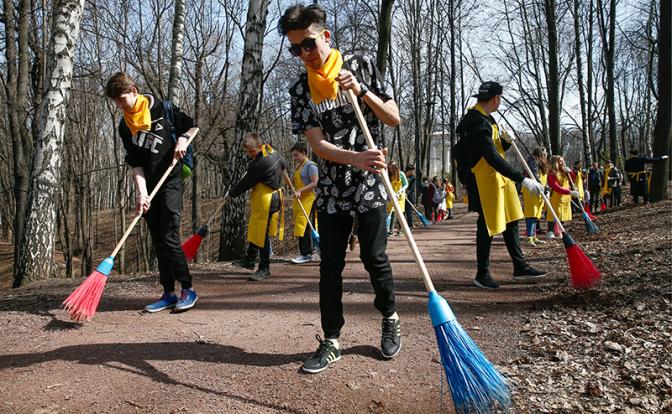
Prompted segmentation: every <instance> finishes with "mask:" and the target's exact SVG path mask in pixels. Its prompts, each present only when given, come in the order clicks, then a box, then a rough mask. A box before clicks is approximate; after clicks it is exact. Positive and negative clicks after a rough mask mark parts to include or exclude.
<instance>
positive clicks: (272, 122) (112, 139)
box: [0, 0, 672, 286]
mask: <svg viewBox="0 0 672 414" xmlns="http://www.w3.org/2000/svg"><path fill="white" fill-rule="evenodd" d="M289 4H291V2H287V1H270V0H249V1H242V0H231V1H229V0H219V1H213V0H194V1H191V0H178V1H167V0H138V1H120V2H111V1H107V0H88V1H84V0H55V1H48V0H4V1H3V14H2V23H3V26H4V30H3V31H2V34H3V39H2V42H0V47H2V48H3V53H2V58H0V59H1V61H0V66H1V67H0V81H2V86H3V88H2V91H1V92H0V101H1V103H2V108H3V109H4V113H3V116H2V117H0V134H1V135H2V136H1V137H0V161H1V162H0V197H1V198H0V200H2V202H1V203H0V220H1V223H0V238H1V239H2V240H3V241H5V242H6V243H8V244H10V245H11V246H12V249H13V252H12V255H13V256H14V257H15V258H16V259H17V260H15V261H14V266H13V268H9V269H7V268H3V267H0V269H2V271H3V272H6V273H11V274H0V278H3V279H7V278H11V279H12V280H13V285H14V286H20V285H22V284H25V283H28V282H31V281H35V280H39V279H43V278H46V277H51V276H54V275H61V274H63V275H65V276H66V277H80V276H86V275H87V274H89V273H90V272H91V271H92V270H93V268H94V267H95V265H96V262H97V261H98V260H99V259H101V258H102V257H105V256H106V255H107V254H108V253H109V252H107V251H102V249H101V246H102V245H104V244H105V245H109V243H110V242H112V243H114V241H115V240H116V239H118V238H119V237H120V236H121V234H122V233H123V231H124V229H125V227H126V225H127V224H128V222H129V221H130V220H129V217H130V216H131V215H132V209H133V208H134V205H133V204H134V203H133V200H134V198H135V194H134V188H133V187H134V186H133V185H132V182H131V180H130V169H129V168H128V167H127V166H126V165H125V164H124V153H123V148H122V145H121V143H120V141H119V138H118V136H117V131H116V126H117V123H118V120H119V118H120V116H121V114H120V113H119V112H118V111H116V110H115V107H114V105H113V104H112V103H111V102H110V101H108V100H106V99H105V97H104V94H103V86H104V84H105V82H106V80H107V78H108V77H109V76H110V75H112V74H113V73H114V72H116V71H119V70H123V71H126V72H128V73H129V74H130V75H131V76H132V77H134V78H135V79H136V81H137V82H138V83H139V85H140V90H141V92H143V93H151V94H153V95H155V96H158V97H160V98H162V99H171V100H173V101H174V102H175V103H176V104H177V105H179V106H180V107H181V108H182V109H183V110H184V111H185V112H187V113H189V114H191V115H192V116H193V117H194V118H195V119H196V122H197V124H198V125H199V127H200V128H201V133H200V135H199V136H198V138H197V140H196V144H195V153H196V160H197V167H196V168H195V171H194V175H193V176H192V177H191V178H190V179H188V180H187V181H186V184H187V185H186V186H185V188H186V191H185V193H184V209H185V210H188V211H189V212H190V214H189V217H190V220H191V223H188V224H190V225H189V226H188V227H191V229H190V230H192V231H193V230H195V229H197V228H198V227H199V226H200V225H201V224H202V222H203V221H204V220H206V219H207V217H205V216H206V215H205V214H203V213H202V210H203V206H204V204H207V203H209V202H212V201H213V200H215V201H216V200H217V199H218V198H221V197H222V196H223V195H224V194H225V193H226V191H227V189H228V188H229V186H230V183H232V182H234V181H235V180H236V179H237V178H239V177H240V176H241V175H242V172H243V171H244V169H245V164H246V162H245V159H244V156H243V154H242V153H241V151H239V150H238V148H239V143H240V140H241V138H242V136H243V134H244V133H246V132H248V131H253V130H254V131H258V132H259V133H260V134H261V135H262V137H263V138H264V139H265V140H267V141H268V142H270V143H271V144H272V145H273V146H274V147H276V148H278V149H279V150H280V151H282V152H283V153H285V154H286V155H287V156H288V154H287V151H288V149H289V147H290V146H291V145H292V144H293V143H294V142H295V141H296V140H297V139H299V140H300V139H302V137H296V136H293V135H292V134H291V125H290V121H289V99H288V93H287V90H288V88H289V86H290V85H291V84H292V83H293V80H294V79H295V78H296V76H297V75H298V73H299V72H300V70H301V67H300V63H299V62H298V60H297V59H294V58H293V57H292V56H291V55H290V54H289V53H288V52H287V50H286V49H287V44H286V41H285V40H283V39H282V38H280V36H279V35H278V34H277V30H276V24H277V20H278V18H279V16H280V14H281V13H282V12H283V11H284V9H285V8H286V7H287V6H288V5H289ZM320 4H321V5H322V6H323V7H324V8H325V9H326V10H327V13H328V25H329V28H330V29H331V31H332V33H333V39H334V46H335V47H337V48H338V49H340V50H342V51H343V52H345V53H358V54H367V55H370V56H375V58H376V60H377V65H378V68H379V70H380V71H381V73H383V74H384V76H385V81H386V84H387V87H388V89H389V91H390V93H391V95H392V96H393V97H394V98H395V100H396V101H397V102H398V104H399V107H400V111H401V117H402V123H401V125H400V126H399V127H398V128H394V129H391V128H386V130H385V140H386V145H387V147H388V150H389V158H391V159H394V160H396V161H397V162H398V163H399V164H400V165H401V166H402V167H404V166H407V165H409V164H414V165H417V166H418V167H419V170H420V171H428V169H429V159H430V154H429V150H430V145H429V143H430V135H431V134H432V133H434V132H436V131H441V132H442V133H441V144H442V146H443V147H444V148H450V147H451V146H452V144H453V143H454V142H455V135H454V128H455V125H456V123H457V121H458V120H459V117H460V116H461V115H462V114H463V113H464V110H465V107H466V105H467V104H468V101H469V96H470V95H471V94H472V93H474V92H475V90H476V89H477V88H478V85H479V84H480V83H481V81H484V80H497V81H498V82H500V83H502V84H503V85H504V88H505V96H504V97H505V99H504V104H503V107H502V108H501V110H500V112H501V114H499V115H498V116H499V117H500V118H501V119H502V120H503V122H504V125H505V126H508V127H509V128H511V129H512V130H514V131H515V132H516V134H517V135H518V136H519V137H522V140H523V141H524V142H525V143H526V146H528V147H531V146H534V145H543V146H546V147H548V148H549V149H550V150H551V151H549V152H552V153H558V154H563V155H564V156H565V157H566V158H568V159H569V160H577V159H582V160H584V162H586V163H589V162H591V161H593V160H596V161H603V160H606V159H612V160H614V161H615V163H616V164H617V165H622V163H623V161H624V160H625V158H626V156H627V152H628V151H629V149H630V148H638V149H639V150H640V151H641V152H642V153H643V154H646V155H651V154H655V155H663V154H669V153H670V125H671V122H672V121H671V117H672V109H671V108H672V104H671V102H672V98H671V87H670V81H671V78H672V74H671V71H670V67H671V66H672V64H671V63H672V62H671V59H672V57H671V54H672V53H671V49H672V46H671V45H670V26H672V18H671V17H670V16H671V12H670V8H671V7H672V6H671V5H670V2H669V1H665V0H660V1H655V0H652V1H634V0H619V1H616V0H596V1H590V0H564V1H558V0H502V1H500V2H496V3H492V2H485V1H482V0H447V1H431V0H397V1H394V0H383V1H378V2H377V3H375V2H368V1H361V0H349V1H344V0H334V1H323V2H320ZM443 153H444V154H445V151H443ZM443 158H444V159H442V163H441V164H442V170H443V171H444V173H445V174H446V175H449V176H451V177H452V179H453V180H454V177H455V174H454V172H451V163H450V160H447V159H445V156H444V157H443ZM669 174H670V170H669V161H668V162H663V163H657V164H656V165H655V166H654V174H653V182H652V198H653V199H662V198H666V197H667V185H666V184H667V181H668V179H669ZM214 204H217V203H216V202H215V203H214ZM244 207H245V200H243V199H237V200H236V201H235V202H234V203H231V205H229V206H226V207H225V208H224V209H223V211H222V217H221V221H220V222H221V228H220V229H219V240H218V249H217V250H218V252H219V254H218V255H217V258H218V259H219V260H224V259H230V258H234V257H238V256H239V255H240V254H241V252H242V250H243V246H244V241H245V235H244V233H245V232H244V230H245V220H244V216H245V208H244ZM100 215H105V217H107V218H108V219H107V220H108V222H111V223H112V230H111V231H109V232H104V233H103V232H101V233H99V232H98V231H97V223H98V218H99V217H100ZM208 215H209V213H208ZM136 232H137V234H136V239H137V240H138V242H137V244H136V245H135V250H136V252H134V253H133V254H131V252H126V251H124V250H122V252H121V253H120V256H119V257H117V260H116V264H117V269H118V270H119V271H120V272H122V273H123V272H126V271H143V270H149V269H151V267H152V260H151V254H150V252H151V250H152V249H150V248H149V246H150V245H151V240H149V239H148V232H147V230H146V228H145V227H144V224H141V226H138V229H137V230H136ZM100 237H107V238H114V240H101V239H100ZM56 256H58V258H57V260H58V261H59V262H61V263H64V265H62V266H54V260H55V258H56Z"/></svg>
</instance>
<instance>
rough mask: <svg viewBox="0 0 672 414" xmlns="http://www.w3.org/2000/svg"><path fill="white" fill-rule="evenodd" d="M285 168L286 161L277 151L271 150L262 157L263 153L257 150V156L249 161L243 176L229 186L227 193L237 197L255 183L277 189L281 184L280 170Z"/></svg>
mask: <svg viewBox="0 0 672 414" xmlns="http://www.w3.org/2000/svg"><path fill="white" fill-rule="evenodd" d="M286 169H287V163H286V161H285V159H284V158H282V156H281V155H280V154H279V153H278V152H277V151H273V152H272V153H270V154H268V156H266V157H264V154H263V153H261V152H259V154H258V155H257V158H255V159H253V160H252V161H250V164H249V165H248V166H247V172H246V173H245V175H244V176H243V178H241V179H240V181H238V182H237V183H236V185H234V186H233V188H231V190H230V191H229V195H230V196H231V197H237V196H239V195H241V194H243V193H244V192H245V191H247V190H249V189H251V188H252V187H254V186H255V185H256V184H257V183H263V184H266V185H267V186H269V187H271V188H272V189H274V190H277V189H278V188H280V187H281V186H282V178H283V173H282V172H283V171H284V170H286Z"/></svg>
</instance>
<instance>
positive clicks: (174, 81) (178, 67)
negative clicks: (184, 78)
mask: <svg viewBox="0 0 672 414" xmlns="http://www.w3.org/2000/svg"><path fill="white" fill-rule="evenodd" d="M186 13H187V10H186V1H185V0H175V19H174V20H173V41H172V47H171V54H170V75H169V77H168V100H169V101H173V102H174V103H175V104H177V103H178V96H177V92H178V88H179V86H180V75H181V74H182V62H183V60H184V56H183V51H184V41H183V39H184V16H185V14H186Z"/></svg>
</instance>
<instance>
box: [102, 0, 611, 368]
mask: <svg viewBox="0 0 672 414" xmlns="http://www.w3.org/2000/svg"><path fill="white" fill-rule="evenodd" d="M278 30H279V32H280V34H281V35H282V36H285V37H286V39H287V42H288V43H289V52H290V53H291V54H292V55H293V56H294V57H296V58H298V59H300V61H301V62H302V63H303V66H304V69H305V71H302V72H301V73H300V74H298V76H297V77H296V80H295V81H294V83H293V85H292V86H291V87H290V88H289V97H290V101H291V121H292V132H293V133H294V134H296V135H303V136H305V138H306V141H307V144H308V145H306V144H304V143H300V142H299V143H296V144H295V145H294V146H293V147H292V148H291V156H292V158H293V160H294V161H295V163H296V167H295V168H294V170H293V172H292V173H291V175H290V174H288V173H287V169H288V163H287V162H286V161H285V159H284V158H283V157H282V155H281V154H280V153H279V151H277V150H276V149H274V148H273V147H272V146H271V145H270V144H269V143H266V142H264V140H263V138H262V137H261V136H260V135H259V134H258V133H256V132H254V131H249V133H247V134H246V135H245V137H244V139H243V140H242V143H241V147H242V148H241V149H242V151H244V153H245V154H246V155H247V157H248V158H249V159H250V162H249V165H248V167H247V171H246V173H245V174H244V175H243V177H242V178H241V179H240V180H239V181H238V182H236V183H230V184H231V187H230V188H229V191H228V193H227V194H228V195H227V197H229V198H234V197H239V196H241V195H243V194H245V193H247V192H248V190H249V194H250V218H249V223H248V232H247V240H248V249H247V253H246V255H245V257H244V258H243V259H241V260H238V261H236V262H234V264H235V265H237V266H240V267H244V268H247V269H250V270H252V269H254V266H255V263H256V260H257V256H259V266H258V268H257V271H256V273H254V274H253V275H252V277H251V280H254V281H261V280H264V279H266V278H268V277H269V276H270V275H271V273H270V263H271V261H270V256H271V244H270V239H269V238H270V237H271V236H274V235H276V234H278V235H279V236H280V237H281V236H282V231H283V228H284V223H283V220H284V216H285V214H284V205H285V195H284V192H283V183H284V184H286V185H287V186H288V187H290V188H292V189H293V197H292V208H293V213H294V214H293V218H294V236H295V237H297V238H298V244H299V253H300V255H299V257H297V258H296V259H294V260H293V262H294V263H297V264H299V263H306V262H309V261H311V260H313V253H314V248H315V246H313V245H312V240H311V232H310V229H309V228H308V227H310V224H312V223H314V224H313V225H315V224H317V225H319V227H318V229H319V233H320V246H319V248H320V263H319V274H320V280H319V309H320V316H321V327H322V331H323V338H321V337H319V336H318V337H317V339H318V342H319V345H318V348H317V350H316V351H315V353H314V354H313V355H312V356H311V357H310V358H308V359H307V360H306V361H305V362H304V364H303V368H302V369H303V371H305V372H308V373H317V372H320V371H323V370H324V369H326V368H327V367H328V365H329V364H332V363H334V362H336V361H338V360H340V359H341V345H340V342H339V339H340V335H341V330H342V328H343V326H344V324H345V319H344V313H343V303H342V296H343V270H344V268H345V258H346V250H347V249H348V246H350V248H351V249H352V246H353V243H354V242H353V240H358V242H359V245H360V249H359V257H360V259H361V261H362V263H363V265H364V268H365V269H366V271H367V272H368V274H369V276H370V281H371V285H372V287H373V290H374V293H375V299H374V301H373V304H374V306H375V308H376V309H377V310H378V311H379V312H380V315H381V340H380V351H381V354H382V357H383V358H385V359H391V358H393V357H395V356H396V355H397V354H398V353H399V352H400V349H401V322H400V319H399V315H398V314H397V301H396V297H395V283H394V275H393V271H392V267H391V265H390V260H389V258H388V256H387V254H386V248H387V237H388V235H392V234H395V232H396V226H395V223H396V222H398V221H399V218H398V217H395V214H396V213H395V212H394V210H393V209H392V205H391V202H390V199H391V197H392V196H393V195H391V194H387V192H386V190H385V187H384V186H383V183H382V179H381V175H380V174H381V173H383V171H384V170H385V169H386V168H387V172H388V174H389V176H390V179H391V183H392V188H393V189H394V191H395V192H396V197H397V198H398V199H399V200H400V202H401V206H402V211H404V210H403V209H404V206H405V207H409V206H410V207H411V208H405V211H404V215H405V216H406V218H407V221H408V222H409V223H412V217H413V211H412V210H415V207H414V205H415V203H416V202H417V201H419V200H418V197H417V196H421V197H422V199H421V201H422V204H423V205H424V206H425V214H426V215H427V217H429V218H431V219H432V220H434V221H439V220H441V219H443V218H444V217H445V218H448V219H450V218H452V217H453V212H452V203H453V200H454V197H455V189H454V188H453V186H452V185H450V184H449V183H444V182H442V180H441V179H440V178H439V177H434V178H432V180H431V183H430V182H423V184H422V193H421V194H416V187H417V183H416V174H415V170H414V169H413V167H408V168H406V169H405V171H401V169H400V168H399V166H398V165H396V164H395V163H393V162H391V163H389V164H388V163H387V162H386V159H385V154H386V152H384V150H379V149H375V150H374V149H370V148H369V147H368V146H367V144H366V140H365V137H364V135H363V132H362V129H361V128H360V126H359V124H358V120H357V118H356V116H355V112H354V111H353V107H352V106H351V104H350V102H349V100H348V98H347V96H346V91H348V90H350V91H352V92H353V93H354V95H356V97H357V100H358V103H359V105H360V106H361V107H362V110H363V114H364V118H365V121H366V124H367V126H368V129H369V131H370V133H371V136H372V138H373V140H374V142H375V143H376V145H377V146H380V147H382V145H381V144H382V138H381V130H382V125H383V124H385V125H389V126H396V125H398V124H399V122H400V116H399V108H398V107H397V104H396V102H395V101H394V100H393V99H392V97H391V96H390V95H389V94H388V93H387V91H386V87H385V84H384V81H383V79H382V77H381V75H380V73H379V72H378V70H377V68H376V65H375V59H372V58H371V57H369V56H362V55H357V54H347V55H342V54H341V52H340V51H339V50H337V49H334V48H332V47H331V43H332V35H331V32H330V31H329V30H328V28H327V26H326V13H325V11H324V10H323V9H322V8H321V7H320V6H319V5H315V4H311V5H309V6H304V5H301V4H297V5H294V6H291V7H289V8H288V9H286V10H285V12H284V14H283V15H282V16H281V17H280V20H279V23H278ZM105 93H106V96H108V97H109V98H110V99H112V100H113V101H114V103H115V104H116V105H117V107H118V108H119V109H120V110H122V111H123V118H122V119H121V120H120V123H119V128H118V129H119V135H120V138H121V141H122V142H123V145H124V148H125V150H126V158H125V160H126V162H127V163H128V164H129V165H130V166H131V167H132V169H133V181H134V184H135V189H136V194H137V199H136V211H137V213H138V214H143V215H144V217H145V220H146V222H147V225H148V228H149V231H150V233H151V236H152V240H153V242H154V245H155V249H156V254H157V258H158V263H159V275H160V281H161V285H162V286H163V294H162V296H161V297H160V299H159V300H158V301H156V302H154V303H152V304H150V305H147V306H146V308H145V310H146V311H147V312H159V311H162V310H164V309H168V308H174V309H176V310H178V311H184V310H187V309H190V308H192V307H193V306H194V304H195V303H196V301H197V300H198V295H197V294H196V292H195V290H194V288H193V286H192V278H191V275H190V272H189V266H188V264H187V260H186V258H185V255H184V253H183V251H182V249H181V244H180V235H179V229H180V219H181V210H182V186H183V182H182V179H183V177H184V176H186V175H188V174H189V173H190V167H191V163H190V160H189V158H190V155H191V149H190V147H189V146H188V145H187V143H188V140H189V138H190V137H189V133H188V131H190V129H191V128H193V127H194V120H193V119H192V118H191V117H190V116H189V115H187V114H185V113H184V112H183V111H182V110H180V108H178V107H176V106H174V105H172V104H171V103H170V102H167V101H161V100H160V99H158V98H156V97H154V96H152V95H149V94H141V93H139V91H138V87H137V86H136V84H135V83H134V82H133V80H132V79H131V78H130V77H129V76H128V75H126V74H125V73H123V72H119V73H116V74H114V75H113V76H112V77H111V78H110V79H109V80H108V82H107V85H106V88H105ZM501 95H502V87H501V86H500V85H499V84H497V83H495V82H486V83H484V84H483V85H481V87H480V88H479V92H478V94H477V95H474V96H475V97H476V98H477V103H476V105H475V106H474V107H472V108H470V109H469V111H468V112H467V114H466V115H465V116H464V118H463V119H462V120H461V122H460V124H459V126H458V133H459V135H460V136H461V137H462V138H461V140H460V142H462V143H463V145H462V151H461V154H462V157H461V158H460V159H459V161H458V164H459V165H458V170H459V171H464V174H462V173H461V177H460V178H461V181H463V182H466V188H467V191H468V201H469V208H470V210H472V211H475V212H477V213H478V221H477V249H476V250H477V261H478V269H477V272H476V279H475V281H474V283H475V284H476V285H477V286H479V287H481V288H486V289H494V288H497V287H498V285H497V283H496V282H495V281H494V280H493V278H492V277H491V274H490V270H489V256H490V246H491V243H492V239H493V236H494V235H496V234H499V233H503V235H504V240H505V242H506V247H507V249H508V251H509V254H510V255H511V258H512V260H513V278H514V279H517V280H520V279H534V278H538V277H542V276H544V275H545V274H546V272H544V271H540V270H537V269H534V268H532V267H531V266H530V265H529V264H528V263H527V262H526V261H525V258H524V257H523V253H522V250H521V248H520V241H519V236H518V220H520V219H522V218H523V217H528V216H529V218H530V220H526V224H527V226H528V235H529V234H532V235H534V234H536V233H535V231H534V226H535V223H536V221H534V220H531V218H533V217H535V218H537V219H538V218H539V217H540V216H539V212H540V210H541V209H540V207H538V200H539V199H538V196H539V194H541V192H542V191H543V190H544V187H543V186H542V184H539V182H538V181H541V182H545V183H547V184H548V185H549V186H551V187H552V188H553V192H554V195H553V196H552V198H553V197H555V198H554V199H555V201H554V202H555V203H556V204H558V205H562V206H564V207H567V206H568V203H567V202H566V201H565V199H564V198H562V197H563V196H564V194H565V193H568V194H570V195H575V194H574V192H573V191H574V190H567V188H568V187H567V185H568V181H569V178H568V177H569V176H568V175H567V174H566V173H565V168H566V167H565V164H564V161H563V160H562V158H561V157H552V158H551V160H550V162H546V161H545V154H544V152H543V150H539V151H537V150H535V155H534V157H533V158H532V159H530V164H531V166H534V167H533V170H534V171H535V177H525V176H524V175H523V173H522V172H520V171H517V170H516V169H514V168H513V167H512V166H511V164H509V162H507V160H506V155H505V152H506V151H507V149H508V148H509V146H510V145H511V144H510V142H509V141H508V140H507V138H506V135H505V134H501V133H500V131H499V128H498V126H497V123H496V122H495V120H494V118H493V117H492V115H491V114H492V113H493V112H495V111H496V110H497V108H498V106H499V103H500V100H501ZM308 146H309V147H310V149H311V150H312V153H313V154H315V156H316V157H318V158H319V162H318V163H317V164H316V163H315V162H313V161H311V160H310V159H309V157H308ZM174 159H178V160H180V162H179V164H181V167H182V168H176V169H174V170H173V171H172V172H171V173H170V176H169V177H168V179H167V180H166V181H165V183H164V184H163V186H162V187H161V188H160V189H159V191H158V193H157V194H156V196H155V197H154V198H153V199H152V200H151V205H150V202H149V199H148V194H149V192H151V191H152V190H153V189H154V187H155V186H156V185H157V183H158V181H159V179H160V177H161V176H162V175H163V173H164V172H165V171H166V170H167V169H168V167H169V166H170V165H171V163H172V162H173V160H174ZM610 173H611V172H610V171H605V172H604V174H606V175H609V174H610ZM463 175H464V177H462V176H463ZM576 177H577V178H578V177H579V176H578V175H577V176H576ZM462 178H465V180H466V181H464V180H462ZM515 183H521V184H522V186H523V194H524V197H525V199H526V200H534V203H532V202H531V203H529V204H530V205H529V206H528V202H525V214H524V212H523V209H522V208H521V204H520V201H519V199H518V196H517V192H516V185H515ZM590 186H591V181H590V178H588V187H589V190H590V191H592V187H590ZM556 188H557V189H556ZM556 194H557V195H556ZM405 200H408V203H405ZM535 203H536V204H535ZM563 203H564V204H563ZM406 204H408V205H406ZM533 204H535V205H533ZM567 208H568V207H567ZM570 213H571V212H570ZM562 217H566V216H562ZM316 218H317V219H316ZM408 219H411V220H408ZM309 220H310V223H309ZM315 221H317V223H315ZM531 237H534V236H531ZM533 240H534V239H533ZM176 281H178V282H179V283H180V284H181V292H180V295H179V297H178V295H177V294H176V292H175V284H176V283H175V282H176Z"/></svg>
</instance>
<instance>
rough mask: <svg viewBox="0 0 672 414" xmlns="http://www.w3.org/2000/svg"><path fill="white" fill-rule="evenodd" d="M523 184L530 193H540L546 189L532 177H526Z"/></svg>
mask: <svg viewBox="0 0 672 414" xmlns="http://www.w3.org/2000/svg"><path fill="white" fill-rule="evenodd" d="M521 185H522V186H523V187H524V188H526V189H527V191H529V192H530V194H533V195H539V194H541V192H542V191H544V187H542V186H541V184H539V183H538V182H537V180H533V179H531V178H524V179H523V182H522V183H521Z"/></svg>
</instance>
